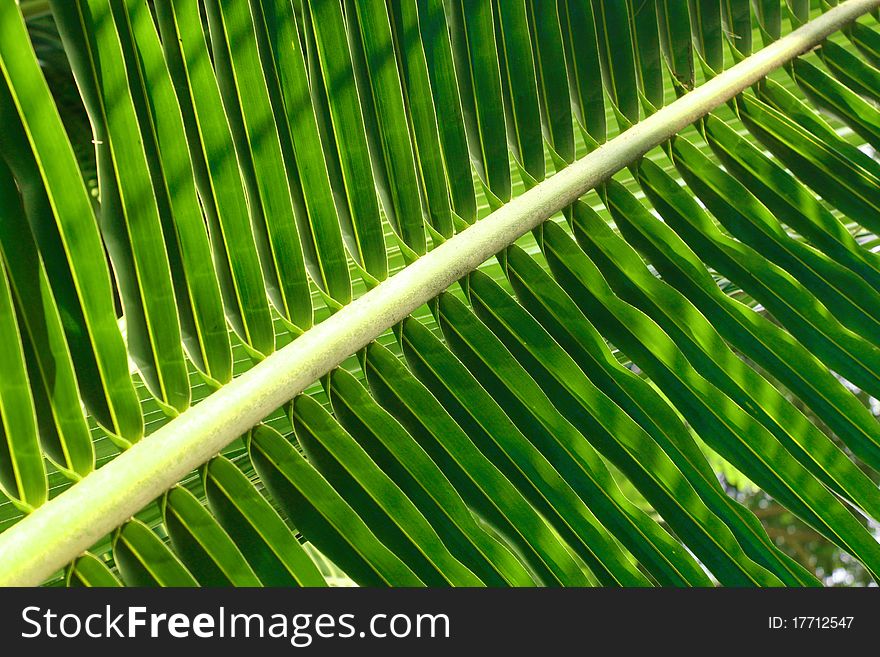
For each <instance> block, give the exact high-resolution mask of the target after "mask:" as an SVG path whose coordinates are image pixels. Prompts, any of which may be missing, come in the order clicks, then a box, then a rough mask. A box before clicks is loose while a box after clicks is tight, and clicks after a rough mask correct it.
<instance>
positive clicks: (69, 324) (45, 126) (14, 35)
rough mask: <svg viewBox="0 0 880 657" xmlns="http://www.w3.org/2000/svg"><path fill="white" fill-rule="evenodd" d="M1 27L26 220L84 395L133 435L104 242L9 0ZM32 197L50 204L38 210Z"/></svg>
mask: <svg viewBox="0 0 880 657" xmlns="http://www.w3.org/2000/svg"><path fill="white" fill-rule="evenodd" d="M0 31H2V32H0V33H2V38H0V70H2V75H3V84H2V85H0V117H2V121H3V125H4V126H5V129H4V130H3V131H2V133H0V134H2V136H3V138H2V140H0V144H2V147H3V154H4V156H5V157H6V158H7V161H8V163H9V166H10V168H11V169H13V171H14V173H15V175H16V177H17V178H18V179H19V180H21V184H22V185H23V186H24V190H23V191H24V193H25V206H26V210H27V218H28V222H29V223H30V225H31V230H32V231H33V233H34V237H35V240H36V241H37V244H38V246H39V249H40V251H41V253H42V254H43V263H44V265H45V267H46V273H47V275H48V279H49V283H50V285H51V287H52V293H53V295H54V297H55V300H56V303H58V309H59V312H60V313H61V315H62V317H64V318H65V319H66V323H65V324H64V329H65V336H66V338H67V340H68V345H69V347H70V352H71V355H72V357H73V359H74V367H75V369H76V375H77V382H78V383H79V387H80V391H81V394H82V396H83V399H84V401H85V402H86V404H87V406H88V408H89V410H90V412H91V413H92V414H93V415H94V416H95V418H96V419H97V420H98V421H99V422H100V423H101V424H102V425H103V426H104V427H105V428H107V429H108V431H110V432H111V434H113V435H114V436H116V437H118V439H120V441H121V442H122V443H124V444H129V443H131V442H134V441H137V440H138V439H140V437H141V436H142V435H143V418H142V417H141V412H140V405H139V403H138V399H137V394H136V393H135V390H134V386H133V384H132V381H131V378H130V376H129V372H128V358H127V355H126V352H125V345H124V343H123V341H122V336H121V335H120V333H119V328H118V326H117V324H116V313H115V310H114V307H113V293H112V292H111V287H110V285H111V283H110V275H109V271H108V268H107V263H106V261H105V260H104V259H103V258H96V257H94V256H95V254H98V253H102V251H103V246H102V244H101V239H100V236H99V233H98V230H97V226H96V225H95V223H94V221H86V220H85V219H84V218H93V217H94V212H93V209H92V205H91V201H90V199H89V196H88V192H87V191H86V188H85V184H84V183H83V180H82V176H81V175H80V172H79V168H78V166H77V164H76V159H75V157H74V154H73V150H72V148H71V146H70V141H69V140H68V139H67V135H66V133H65V132H64V127H63V125H62V123H61V119H60V117H59V115H58V112H57V109H56V108H55V105H54V103H53V101H52V98H51V95H50V93H49V89H48V87H47V86H46V82H45V79H44V78H43V76H42V75H41V74H40V71H39V64H38V63H37V60H36V57H35V56H34V53H33V50H32V49H31V48H30V46H29V45H27V33H26V31H25V27H24V23H23V22H22V20H21V15H20V14H19V13H18V9H17V7H16V6H15V2H14V1H13V0H3V2H0ZM13 102H14V103H15V105H13ZM8 140H11V141H12V143H11V144H10V142H9V141H8ZM26 143H27V144H28V146H24V144H26ZM30 144H32V145H33V146H31V145H30ZM43 195H45V196H43ZM29 197H30V198H31V199H34V197H36V199H37V200H36V201H35V202H34V201H31V202H29ZM40 199H44V200H40ZM46 204H48V205H46ZM35 206H38V207H41V208H45V207H49V208H50V209H51V212H49V213H45V212H41V213H40V214H35V213H34V212H33V210H36V207H35ZM67 254H70V255H69V257H68V255H67Z"/></svg>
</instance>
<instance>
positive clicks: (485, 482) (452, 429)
mask: <svg viewBox="0 0 880 657" xmlns="http://www.w3.org/2000/svg"><path fill="white" fill-rule="evenodd" d="M364 370H365V372H366V375H367V380H368V381H369V385H370V391H371V392H372V394H373V396H374V397H375V398H376V400H377V401H378V402H379V403H380V404H381V405H382V406H383V407H385V408H386V409H387V410H388V411H389V412H390V413H391V414H392V415H394V417H395V418H396V419H397V421H398V422H400V423H401V424H402V425H403V427H404V428H405V429H406V430H407V432H408V433H409V434H410V435H411V436H412V437H413V438H414V439H415V440H416V441H417V442H418V443H419V445H421V447H422V448H423V449H424V450H425V451H426V452H427V453H428V455H429V456H430V457H431V459H433V461H434V462H435V463H436V464H437V465H438V466H439V468H440V469H441V470H442V472H443V474H444V475H445V476H446V477H448V478H449V481H450V483H451V484H452V485H453V486H454V487H455V490H456V491H457V492H458V493H459V494H460V495H461V496H462V498H463V500H464V502H465V503H466V504H467V505H468V506H469V507H470V508H471V509H473V510H474V512H475V513H477V514H479V515H480V516H481V517H482V518H484V519H485V520H486V521H487V522H488V523H489V524H491V525H492V526H493V528H494V529H495V530H496V531H498V532H499V533H501V535H502V536H503V537H504V538H505V539H506V540H507V541H509V542H510V543H511V544H512V545H513V546H514V547H515V548H516V549H517V553H518V556H520V558H523V559H524V560H525V561H526V563H527V565H528V566H530V567H531V568H532V569H533V570H534V571H535V572H536V573H537V574H538V576H540V578H541V581H542V583H543V584H545V585H579V586H584V585H588V584H589V580H588V579H587V578H586V577H585V576H583V574H582V573H581V572H580V569H579V567H578V566H577V564H576V563H575V562H574V560H573V559H572V558H571V556H569V554H568V552H567V551H566V549H565V547H564V544H563V543H562V542H561V541H560V540H559V539H558V538H557V537H556V536H555V535H554V534H553V533H552V532H551V531H550V529H549V527H548V526H547V525H546V523H545V521H544V520H543V519H542V518H541V517H540V516H539V515H538V513H537V512H536V511H535V510H534V508H533V507H532V506H531V505H530V504H529V502H528V501H527V500H526V498H525V497H523V495H522V493H521V492H520V491H519V490H517V488H516V487H515V486H513V485H512V484H511V482H510V481H509V480H508V479H507V478H506V477H505V476H504V474H502V473H501V472H500V471H499V470H498V468H497V466H496V465H495V464H494V463H493V462H492V461H490V460H489V459H487V458H486V457H485V456H484V455H483V454H482V453H481V452H480V451H479V449H478V448H477V446H476V445H475V444H474V443H473V442H472V441H471V439H470V438H469V436H467V435H466V434H465V433H464V431H462V429H461V428H460V427H459V426H458V424H456V422H455V421H454V420H453V419H452V417H451V416H450V415H449V414H448V413H447V412H446V410H445V409H444V408H443V406H442V405H441V404H440V402H439V401H437V399H436V398H435V397H434V396H433V395H432V394H431V393H430V392H429V391H428V389H427V388H426V387H425V386H424V385H423V384H422V383H421V382H419V381H418V380H417V379H416V378H415V377H414V376H413V375H412V374H411V373H410V371H409V370H408V369H407V368H406V366H405V365H403V363H401V362H400V361H399V360H398V359H397V358H396V357H395V356H394V355H393V354H392V353H391V352H390V351H389V350H388V349H386V348H385V347H382V346H381V345H379V344H378V343H375V342H374V343H372V344H370V345H369V346H368V347H367V351H366V357H365V360H364Z"/></svg>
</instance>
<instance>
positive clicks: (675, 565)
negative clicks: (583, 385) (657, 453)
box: [438, 293, 708, 586]
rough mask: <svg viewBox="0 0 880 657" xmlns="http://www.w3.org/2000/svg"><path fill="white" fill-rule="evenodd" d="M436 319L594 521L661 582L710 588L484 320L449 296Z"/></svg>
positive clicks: (443, 297) (443, 298)
mask: <svg viewBox="0 0 880 657" xmlns="http://www.w3.org/2000/svg"><path fill="white" fill-rule="evenodd" d="M438 315H439V317H438V322H439V324H440V326H441V328H442V329H443V334H444V336H445V337H446V340H447V342H449V344H450V347H451V349H452V350H453V352H454V353H455V354H456V355H457V356H458V357H459V358H460V359H461V360H462V362H463V363H464V364H465V365H466V366H467V367H468V369H470V370H471V372H473V374H474V376H475V377H476V378H477V379H478V380H479V381H480V382H481V383H482V385H483V387H484V388H486V389H487V390H488V391H489V392H490V393H491V394H492V396H493V397H494V398H495V399H496V400H498V402H499V404H500V405H501V406H502V408H504V410H505V412H506V413H507V414H508V415H509V416H510V417H511V419H512V420H513V421H514V422H515V423H516V424H517V426H519V427H521V430H522V431H523V433H524V434H525V435H526V436H527V437H528V440H529V441H530V442H531V443H532V444H533V445H534V446H535V447H536V448H537V449H538V451H540V452H541V453H542V454H544V455H545V457H546V458H547V459H548V461H550V463H552V464H553V466H554V467H555V469H556V470H557V471H558V472H559V473H560V475H561V476H562V477H563V478H564V479H565V481H567V482H568V483H569V485H571V487H572V489H573V490H574V491H575V492H576V493H577V494H578V496H579V497H580V498H581V499H582V500H583V501H584V502H585V503H586V504H587V505H588V506H589V507H590V509H591V510H592V512H593V513H594V514H595V515H596V518H597V519H598V520H599V521H600V522H601V523H602V524H603V525H604V526H605V527H606V528H607V529H608V530H609V531H611V532H613V534H614V536H615V537H616V538H617V539H618V540H620V541H621V542H622V543H623V544H624V545H625V546H626V548H627V549H628V550H629V551H630V552H632V554H633V555H634V556H635V557H636V558H637V559H638V560H639V562H640V563H641V564H642V565H643V566H644V567H645V568H646V569H647V570H648V571H649V572H650V573H651V574H652V575H653V576H654V577H655V578H656V579H657V580H658V582H660V583H661V584H672V583H674V584H676V585H679V586H681V585H684V586H688V585H691V586H694V585H696V586H700V585H705V584H707V583H708V580H707V579H706V576H705V574H704V573H703V572H702V570H701V569H700V567H699V566H698V565H697V564H696V562H695V561H694V560H693V559H692V558H691V557H690V555H688V554H687V553H686V552H684V551H682V550H681V546H680V545H678V544H677V543H676V542H675V541H673V540H672V539H671V537H670V536H669V535H668V534H666V533H665V530H663V529H662V528H661V527H660V526H659V525H657V524H656V523H655V522H654V521H653V520H652V519H650V518H649V517H648V516H647V515H645V514H644V513H643V512H642V511H641V510H639V509H638V508H637V507H635V505H633V504H632V503H631V502H630V501H629V500H627V499H626V498H625V497H624V496H623V494H622V493H621V491H620V489H619V488H618V487H617V484H616V483H615V482H614V480H613V479H612V478H611V473H610V472H609V471H608V469H607V468H606V466H605V464H604V462H603V461H602V460H601V459H600V457H599V455H598V454H597V453H596V452H595V450H594V449H593V448H592V447H591V446H590V444H589V443H588V442H587V441H586V440H584V438H583V436H582V435H581V434H580V433H579V432H578V430H577V429H576V428H575V427H574V426H572V425H571V424H570V423H569V422H568V420H566V419H565V418H564V417H563V416H562V414H561V413H559V411H557V410H556V408H555V407H554V406H553V405H552V403H551V402H550V400H549V399H547V397H546V396H545V394H544V392H543V391H542V389H541V387H540V386H539V385H538V384H537V383H536V382H535V381H534V379H532V378H531V377H530V376H529V375H528V373H527V372H526V371H525V370H523V368H522V367H521V366H520V365H519V363H517V362H516V360H515V359H514V358H513V357H512V356H511V355H510V352H509V351H507V349H506V348H505V347H504V346H503V344H502V343H501V342H500V341H499V340H498V338H496V337H495V336H494V335H493V334H492V333H491V331H489V329H488V328H487V327H486V326H485V325H484V324H483V323H482V322H480V321H479V320H478V319H477V318H476V317H475V316H474V315H473V314H472V313H471V312H470V311H468V309H467V308H466V307H465V306H464V305H463V304H462V303H461V302H460V301H458V300H457V299H455V297H453V296H451V295H450V294H448V293H445V294H443V295H441V296H440V298H439V308H438Z"/></svg>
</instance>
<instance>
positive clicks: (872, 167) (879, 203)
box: [737, 81, 880, 230]
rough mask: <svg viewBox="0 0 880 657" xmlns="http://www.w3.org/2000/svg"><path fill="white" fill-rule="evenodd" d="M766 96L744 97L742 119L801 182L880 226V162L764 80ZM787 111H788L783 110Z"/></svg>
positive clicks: (871, 226) (857, 218)
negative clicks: (760, 98)
mask: <svg viewBox="0 0 880 657" xmlns="http://www.w3.org/2000/svg"><path fill="white" fill-rule="evenodd" d="M764 85H765V90H764V91H763V92H762V97H763V98H765V99H767V100H771V101H772V102H773V104H774V105H775V106H776V107H777V108H778V109H774V108H773V107H770V106H768V105H766V104H765V103H763V102H761V101H760V100H757V99H755V98H753V97H751V96H749V95H748V94H743V95H741V96H739V98H738V100H737V107H738V109H739V113H740V118H741V119H742V120H743V123H745V125H746V127H747V128H748V129H749V132H751V133H752V134H753V135H754V136H755V138H756V139H757V140H758V141H760V142H761V143H762V144H763V145H764V146H765V147H766V148H767V149H768V150H770V151H771V152H772V153H773V154H774V155H775V156H776V157H778V158H779V159H780V160H781V161H782V162H783V163H784V164H785V165H786V167H787V168H788V169H790V170H791V171H792V172H793V173H794V174H795V175H796V176H797V177H798V178H799V179H800V180H801V181H803V182H804V183H806V184H807V185H809V186H810V187H811V188H812V189H813V190H814V191H815V192H816V193H817V194H819V195H820V196H822V197H823V198H825V200H827V201H828V202H829V203H831V204H833V205H835V206H836V207H837V208H839V209H840V211H841V212H844V213H845V214H847V215H849V216H850V217H851V218H853V219H854V220H855V221H857V222H858V223H860V224H862V225H864V226H865V227H866V228H869V229H872V230H873V229H876V228H877V227H878V226H880V164H878V163H877V162H875V161H874V160H872V159H871V158H870V157H869V156H868V155H866V154H865V153H863V152H861V151H860V150H859V149H858V148H856V147H855V146H852V145H851V144H848V143H846V142H845V141H843V140H842V139H840V138H839V137H838V136H837V135H836V133H834V131H833V130H831V129H830V127H828V126H827V124H825V123H824V121H822V120H821V119H820V118H819V117H818V115H816V114H814V113H813V112H812V111H810V110H809V109H808V108H807V107H806V106H805V105H803V104H802V103H801V102H800V101H798V100H797V99H796V98H795V97H794V96H791V95H790V94H788V92H785V91H784V90H783V89H781V88H779V87H778V86H775V85H770V84H769V81H765V83H764ZM783 112H784V113H783Z"/></svg>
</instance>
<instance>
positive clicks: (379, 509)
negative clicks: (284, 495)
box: [292, 370, 497, 586]
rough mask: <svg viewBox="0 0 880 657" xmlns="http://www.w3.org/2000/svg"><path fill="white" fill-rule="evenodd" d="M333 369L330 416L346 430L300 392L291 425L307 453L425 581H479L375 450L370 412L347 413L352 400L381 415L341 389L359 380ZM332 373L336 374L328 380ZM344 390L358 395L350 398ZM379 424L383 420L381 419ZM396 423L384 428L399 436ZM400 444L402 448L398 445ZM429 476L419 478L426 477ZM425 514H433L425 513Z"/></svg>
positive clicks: (351, 408) (368, 402) (354, 405)
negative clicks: (356, 415)
mask: <svg viewBox="0 0 880 657" xmlns="http://www.w3.org/2000/svg"><path fill="white" fill-rule="evenodd" d="M339 372H344V371H343V370H336V371H334V372H333V374H331V383H330V396H331V399H332V400H333V401H334V411H335V412H336V415H337V417H340V418H341V419H343V421H345V420H346V419H347V421H346V422H345V424H346V425H347V429H348V430H346V428H343V427H342V426H340V425H339V423H338V422H337V421H336V420H335V419H334V418H333V417H332V416H331V415H330V414H329V413H328V412H327V411H326V410H324V408H323V407H322V406H321V405H320V404H319V403H318V402H316V401H315V400H313V399H312V398H311V397H308V396H300V397H298V398H297V400H296V401H295V402H294V405H293V414H292V419H293V423H294V428H295V429H296V432H297V437H298V438H299V441H300V444H301V445H302V446H303V450H304V451H305V453H306V454H307V455H308V457H309V461H310V462H311V463H312V464H314V466H315V468H316V469H317V470H318V471H319V472H320V473H321V474H322V475H324V477H325V478H326V479H327V481H329V482H330V484H331V485H332V486H333V487H334V488H335V489H336V490H337V491H338V492H339V494H340V495H341V496H342V497H343V498H344V499H345V500H346V501H347V502H348V503H349V504H350V505H351V507H352V508H353V509H354V510H355V511H357V513H358V515H359V516H360V517H361V518H363V519H364V521H365V522H366V523H367V524H368V525H369V526H370V529H372V531H373V533H375V534H376V536H377V538H379V540H381V541H382V543H383V544H384V545H385V546H387V547H388V548H389V549H390V550H391V551H392V552H394V553H395V554H397V555H398V556H399V557H400V559H401V560H402V561H403V562H404V563H406V564H407V565H408V566H409V567H410V568H412V570H413V572H414V573H416V575H418V576H419V579H421V580H422V581H423V582H425V584H427V585H428V586H482V585H483V581H482V580H481V579H480V577H479V576H478V575H477V574H476V573H475V572H473V570H471V568H472V566H471V567H469V565H470V564H469V563H468V561H467V560H462V559H460V558H457V557H456V555H454V554H453V553H452V551H451V550H452V549H454V547H453V546H452V545H448V544H447V542H448V541H452V540H453V536H454V535H453V534H447V533H446V532H442V535H443V537H444V538H447V542H444V540H443V539H441V538H440V534H438V533H437V531H438V530H437V527H436V526H435V525H432V523H431V522H429V520H428V517H429V516H428V515H426V514H425V512H424V510H423V509H420V508H419V506H417V505H416V503H415V501H414V500H417V499H419V498H418V497H416V496H415V495H414V494H413V492H412V491H413V488H412V487H411V486H407V484H406V483H403V482H402V481H401V477H400V476H399V468H400V466H399V465H398V466H397V469H395V468H394V466H393V464H391V460H392V459H393V458H394V456H391V457H386V458H382V457H383V456H385V455H380V454H378V453H377V451H376V440H377V437H376V436H375V434H374V433H372V427H371V426H370V425H371V422H370V419H367V420H365V421H363V423H360V424H359V425H356V424H355V423H356V422H358V421H359V418H358V419H354V418H353V414H354V408H357V409H358V410H359V411H361V412H362V413H365V414H370V413H371V412H372V414H374V417H373V422H375V421H376V420H377V419H378V418H381V414H378V413H376V409H377V407H373V408H370V405H372V403H373V402H372V400H371V399H370V398H369V396H368V395H367V394H366V391H364V390H363V388H361V389H360V390H351V389H349V388H350V387H360V384H358V383H357V382H356V381H354V380H353V379H351V380H341V379H340V377H339V376H338V373H339ZM343 377H344V379H348V377H350V375H347V376H346V375H345V374H343ZM333 378H336V381H335V382H334V381H333ZM340 388H342V390H340ZM358 393H360V394H358ZM352 395H355V396H357V397H359V399H357V400H356V401H355V400H352V399H351V396H352ZM342 409H344V410H342ZM376 416H378V418H377V417H376ZM379 421H381V420H379ZM383 424H384V426H385V428H386V429H387V428H389V425H390V423H389V422H384V423H383ZM390 426H393V425H390ZM397 428H398V430H397V431H393V430H391V431H389V432H388V434H386V435H388V439H389V440H393V439H396V440H401V439H402V438H403V436H405V432H403V431H401V430H400V429H399V426H398V427H397ZM354 436H356V438H355V437H354ZM368 449H369V450H370V451H367V450H368ZM400 449H401V451H403V450H404V449H405V447H401V448H400ZM397 458H399V457H397ZM392 475H393V476H392ZM441 476H442V475H441ZM397 482H401V483H402V484H403V486H404V488H402V487H401V485H400V484H398V483H397ZM429 483H430V482H429V481H426V482H425V484H426V485H427V484H429ZM407 493H408V494H407ZM459 504H460V503H459ZM432 510H433V511H437V509H432ZM431 519H432V520H434V518H433V516H432V517H431ZM434 522H435V523H436V520H435V521H434ZM456 551H457V550H456ZM496 577H497V575H496ZM496 583H497V582H496Z"/></svg>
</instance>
